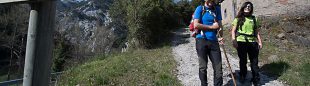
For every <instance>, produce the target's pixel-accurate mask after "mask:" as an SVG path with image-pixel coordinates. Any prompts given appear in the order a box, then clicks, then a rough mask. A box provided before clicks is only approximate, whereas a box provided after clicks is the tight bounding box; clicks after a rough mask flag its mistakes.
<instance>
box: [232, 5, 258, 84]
mask: <svg viewBox="0 0 310 86" xmlns="http://www.w3.org/2000/svg"><path fill="white" fill-rule="evenodd" d="M252 14H253V4H252V3H251V2H245V3H244V4H243V5H242V6H241V8H240V10H239V12H238V15H237V16H236V18H235V19H234V21H233V23H232V30H231V38H232V42H233V46H234V47H235V48H236V49H237V51H238V56H239V59H240V62H239V66H240V73H239V75H240V82H241V83H243V82H244V81H245V78H246V75H247V67H246V64H247V56H249V59H250V62H251V70H252V75H253V78H252V79H251V81H252V82H253V85H254V86H257V85H258V84H259V80H260V77H259V74H258V72H259V67H258V54H259V49H261V48H262V41H261V36H260V33H259V29H258V26H259V23H258V21H257V19H256V18H255V16H253V15H252Z"/></svg>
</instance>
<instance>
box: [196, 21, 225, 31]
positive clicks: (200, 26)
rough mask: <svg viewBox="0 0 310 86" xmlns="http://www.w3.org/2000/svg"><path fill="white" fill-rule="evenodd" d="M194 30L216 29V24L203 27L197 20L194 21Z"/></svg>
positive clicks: (217, 25)
mask: <svg viewBox="0 0 310 86" xmlns="http://www.w3.org/2000/svg"><path fill="white" fill-rule="evenodd" d="M194 28H195V29H198V30H207V29H218V28H219V24H218V22H214V23H213V25H211V26H210V25H204V24H200V23H199V19H194Z"/></svg>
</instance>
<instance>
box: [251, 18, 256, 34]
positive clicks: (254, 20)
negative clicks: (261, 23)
mask: <svg viewBox="0 0 310 86" xmlns="http://www.w3.org/2000/svg"><path fill="white" fill-rule="evenodd" d="M252 19H253V23H254V25H253V30H254V32H253V35H254V36H256V35H257V31H256V29H257V24H256V23H257V21H256V17H255V16H252Z"/></svg>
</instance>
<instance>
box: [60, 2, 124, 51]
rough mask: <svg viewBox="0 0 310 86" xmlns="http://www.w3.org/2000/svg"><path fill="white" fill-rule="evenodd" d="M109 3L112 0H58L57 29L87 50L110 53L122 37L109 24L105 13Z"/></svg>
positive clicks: (73, 42) (107, 13) (107, 15)
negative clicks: (114, 44)
mask: <svg viewBox="0 0 310 86" xmlns="http://www.w3.org/2000/svg"><path fill="white" fill-rule="evenodd" d="M102 3H104V4H102ZM111 3H112V0H104V1H102V0H60V1H57V18H56V20H57V31H58V32H59V33H60V34H62V35H63V36H64V37H65V38H66V39H67V40H68V41H69V42H70V43H71V44H73V45H77V46H81V47H83V49H84V50H85V51H87V52H92V53H93V52H101V53H102V52H103V53H108V52H110V50H111V48H112V45H113V43H114V42H115V41H116V40H117V39H118V38H119V37H120V36H121V35H119V34H118V36H116V35H115V34H116V33H120V32H119V30H117V29H118V28H117V27H114V26H115V25H113V24H111V22H112V19H111V18H110V15H109V12H108V10H109V5H110V4H111Z"/></svg>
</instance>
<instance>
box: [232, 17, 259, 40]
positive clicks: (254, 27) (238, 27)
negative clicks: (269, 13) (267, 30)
mask: <svg viewBox="0 0 310 86" xmlns="http://www.w3.org/2000/svg"><path fill="white" fill-rule="evenodd" d="M251 18H252V19H253V23H254V24H253V33H252V34H250V35H248V34H244V33H239V32H238V31H239V29H240V30H242V26H241V25H240V24H239V21H238V22H237V26H236V31H235V34H236V35H235V37H238V36H240V35H243V36H244V37H245V40H246V42H248V39H247V37H257V31H256V29H257V25H256V22H257V21H256V18H255V16H251Z"/></svg>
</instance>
